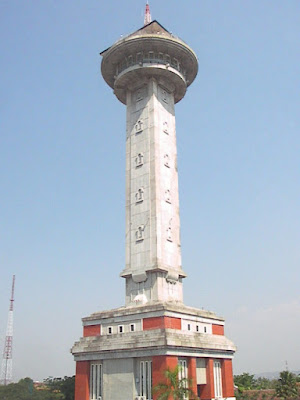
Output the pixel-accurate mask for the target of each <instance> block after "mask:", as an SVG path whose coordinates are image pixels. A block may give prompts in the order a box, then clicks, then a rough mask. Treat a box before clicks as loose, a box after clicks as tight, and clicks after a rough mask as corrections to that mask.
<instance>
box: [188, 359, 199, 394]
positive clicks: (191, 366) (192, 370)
mask: <svg viewBox="0 0 300 400" xmlns="http://www.w3.org/2000/svg"><path fill="white" fill-rule="evenodd" d="M196 368H197V366H196V358H194V357H190V358H188V379H189V383H190V389H191V390H192V391H193V393H194V394H195V395H197V370H196Z"/></svg>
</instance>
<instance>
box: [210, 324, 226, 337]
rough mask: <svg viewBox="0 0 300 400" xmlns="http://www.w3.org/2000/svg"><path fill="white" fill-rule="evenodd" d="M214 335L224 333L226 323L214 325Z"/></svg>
mask: <svg viewBox="0 0 300 400" xmlns="http://www.w3.org/2000/svg"><path fill="white" fill-rule="evenodd" d="M212 333H213V335H224V325H214V324H213V325H212Z"/></svg>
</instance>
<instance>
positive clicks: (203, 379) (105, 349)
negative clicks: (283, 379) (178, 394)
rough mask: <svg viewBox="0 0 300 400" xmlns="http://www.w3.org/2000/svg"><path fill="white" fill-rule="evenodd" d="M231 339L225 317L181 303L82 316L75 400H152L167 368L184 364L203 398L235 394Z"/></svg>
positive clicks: (185, 374)
mask: <svg viewBox="0 0 300 400" xmlns="http://www.w3.org/2000/svg"><path fill="white" fill-rule="evenodd" d="M234 352H235V346H234V345H233V343H232V342H231V341H230V340H229V339H227V338H226V337H225V336H224V319H223V318H221V317H218V316H216V315H215V314H214V313H212V312H209V311H205V310H199V309H196V308H191V307H187V306H184V305H183V304H182V303H152V304H147V305H141V306H134V307H121V308H118V309H114V310H110V311H102V312H97V313H94V314H92V315H91V316H89V317H86V318H83V337H82V338H80V340H79V341H78V342H76V343H75V344H74V346H73V348H72V354H73V355H74V358H75V361H76V381H75V382H76V383H75V387H76V388H75V400H135V399H137V400H150V399H151V400H152V399H155V398H156V397H157V396H156V395H155V391H153V388H155V386H156V385H157V384H158V383H161V382H163V381H164V372H165V371H166V370H167V369H170V370H172V369H174V368H175V367H176V366H177V365H179V366H180V375H181V377H183V378H188V380H189V385H190V389H192V391H193V392H194V393H195V395H196V396H198V397H199V398H201V399H206V400H209V399H215V398H218V399H222V398H226V399H228V398H233V397H234V388H233V373H232V358H233V354H234Z"/></svg>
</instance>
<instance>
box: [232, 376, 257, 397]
mask: <svg viewBox="0 0 300 400" xmlns="http://www.w3.org/2000/svg"><path fill="white" fill-rule="evenodd" d="M255 383H256V382H255V379H254V375H250V374H249V373H248V372H244V373H243V374H242V375H234V384H235V385H236V386H237V387H238V388H239V391H240V392H243V391H244V390H250V389H254V388H255Z"/></svg>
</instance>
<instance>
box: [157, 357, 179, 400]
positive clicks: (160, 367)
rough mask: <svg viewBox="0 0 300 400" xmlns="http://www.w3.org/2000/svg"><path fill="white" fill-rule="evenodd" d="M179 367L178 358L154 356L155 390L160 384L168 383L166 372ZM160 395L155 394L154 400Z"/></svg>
mask: <svg viewBox="0 0 300 400" xmlns="http://www.w3.org/2000/svg"><path fill="white" fill-rule="evenodd" d="M177 365H178V357H176V356H154V357H152V386H153V388H155V387H156V386H157V385H158V384H159V383H162V382H166V378H165V371H166V370H167V369H170V370H173V369H174V368H176V367H177ZM157 397H158V395H157V394H156V393H155V391H154V392H153V400H156V399H157Z"/></svg>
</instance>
